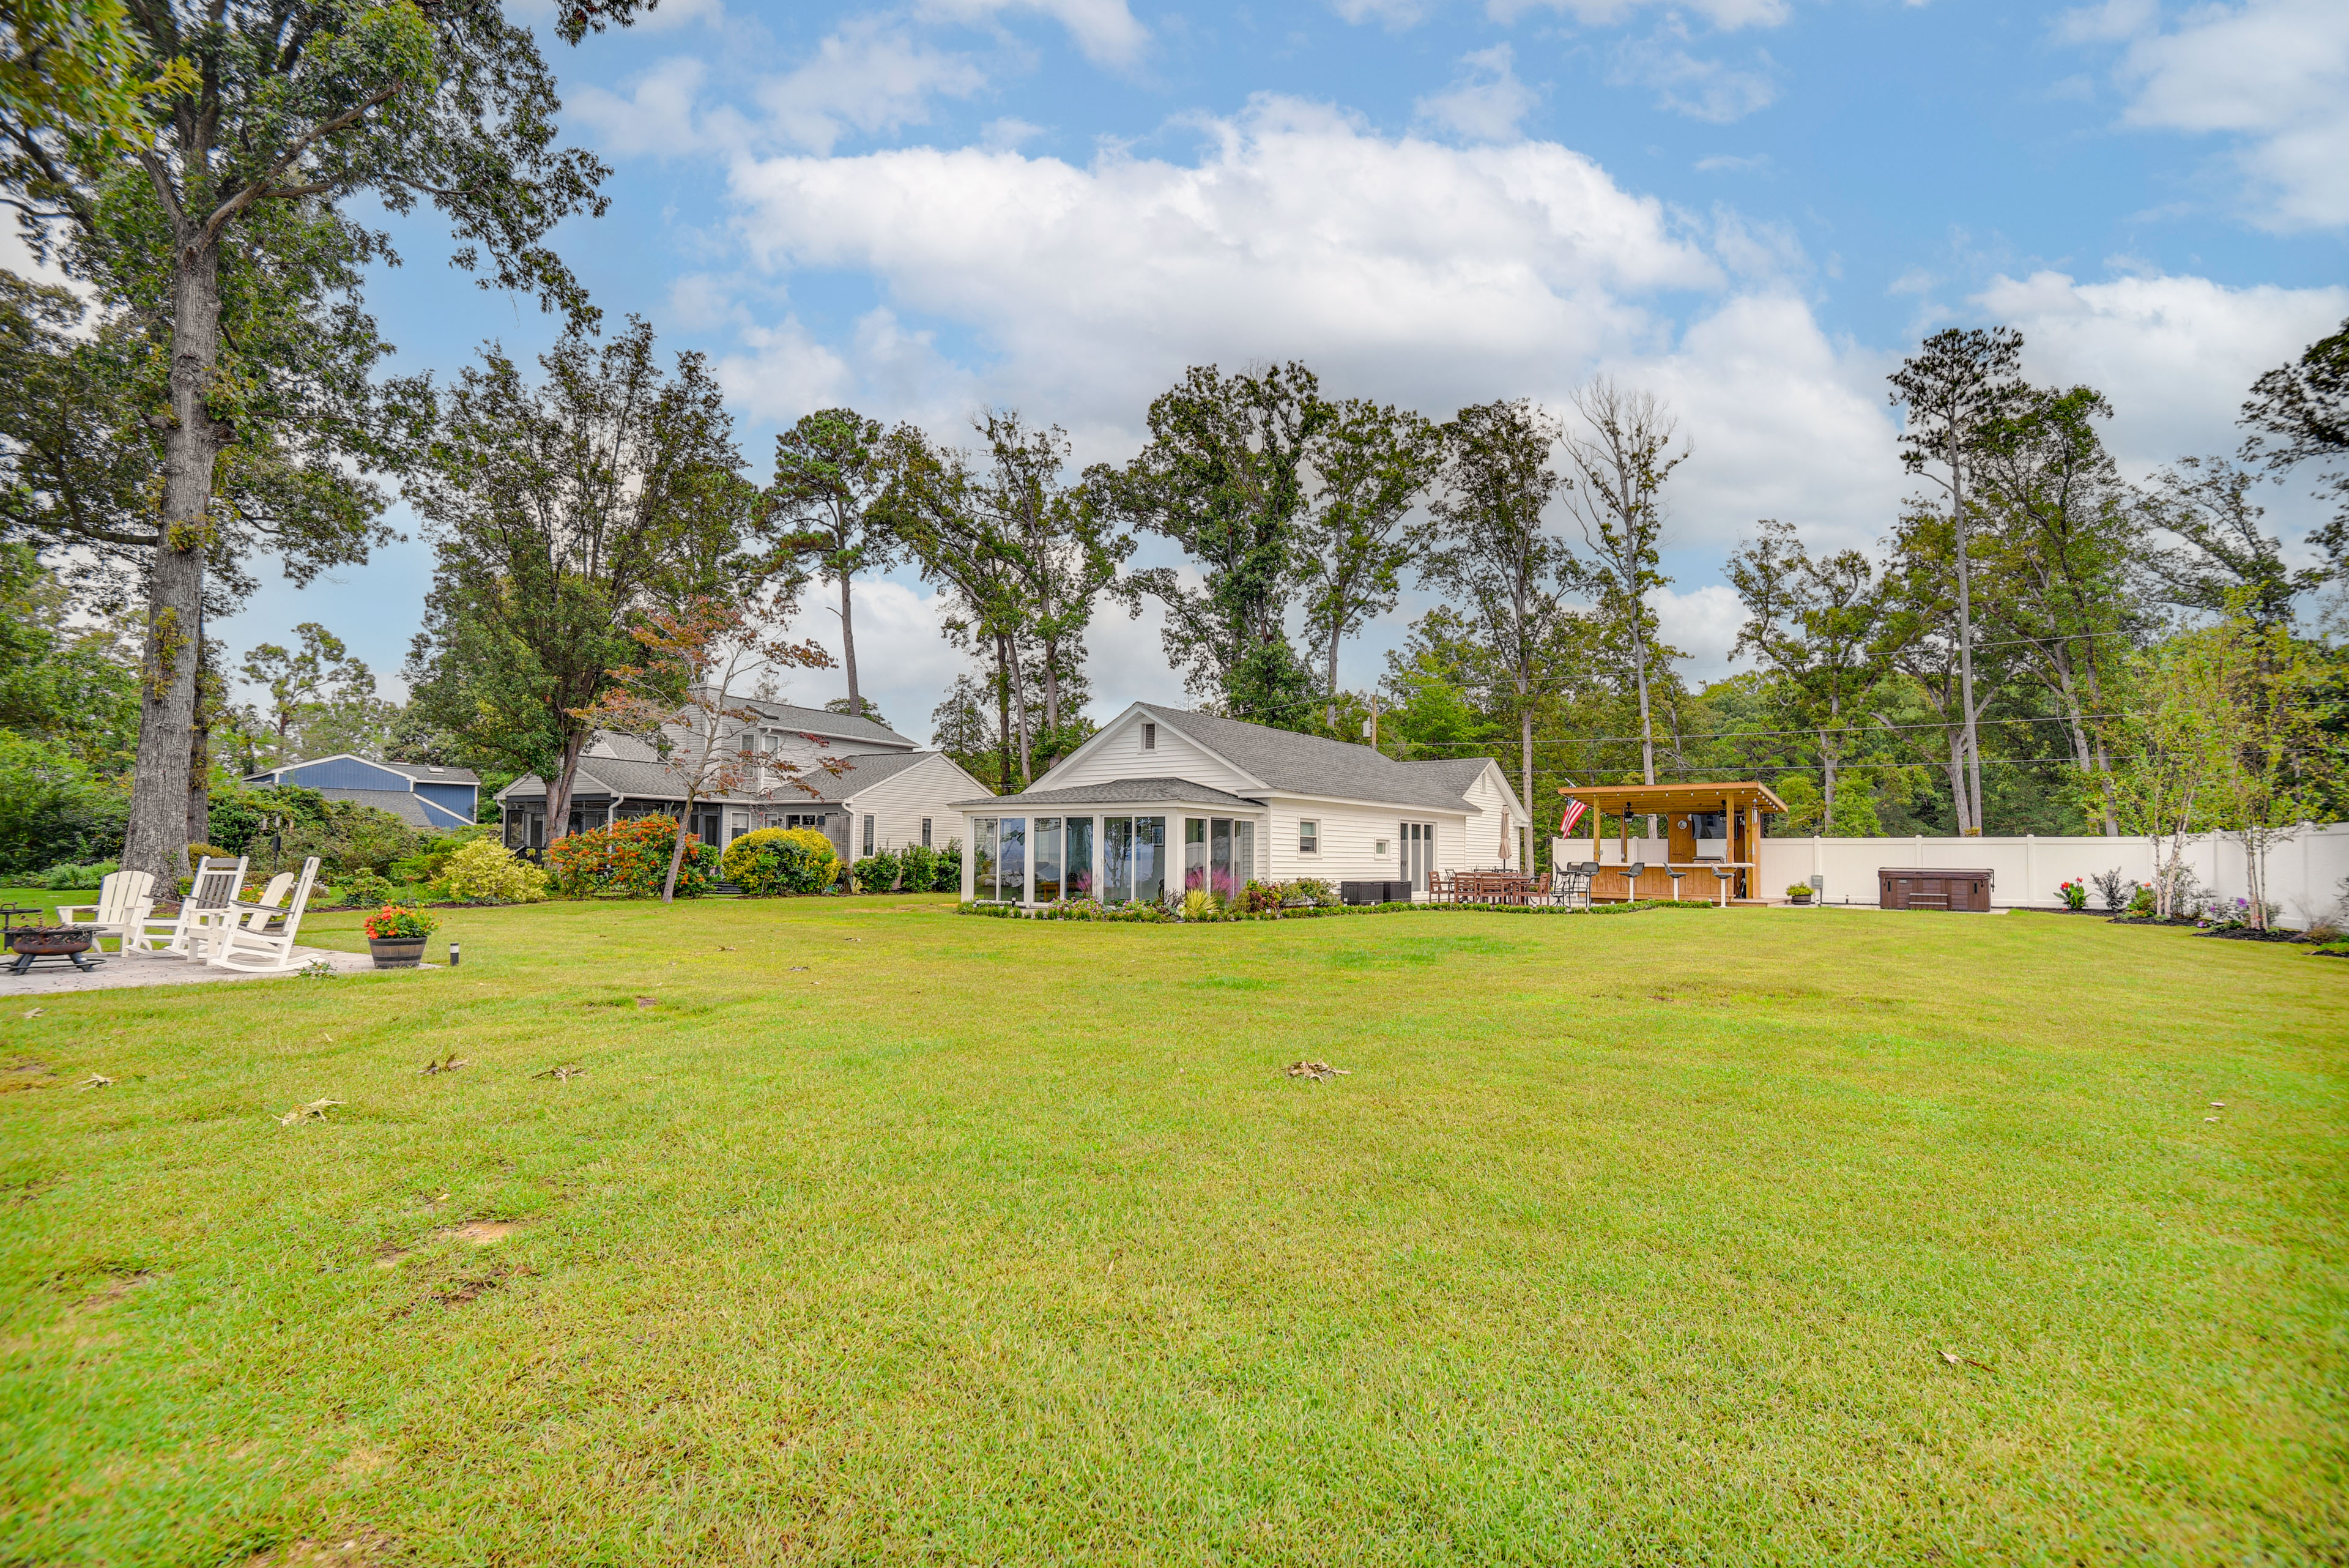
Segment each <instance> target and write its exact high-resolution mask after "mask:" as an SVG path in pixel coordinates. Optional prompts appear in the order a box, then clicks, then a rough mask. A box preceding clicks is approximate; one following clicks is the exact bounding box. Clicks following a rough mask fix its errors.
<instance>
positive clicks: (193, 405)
mask: <svg viewBox="0 0 2349 1568" xmlns="http://www.w3.org/2000/svg"><path fill="white" fill-rule="evenodd" d="M176 261H177V266H178V272H177V275H176V276H175V277H174V279H173V280H172V289H171V429H170V431H167V432H166V434H165V436H164V441H163V507H162V518H161V538H160V540H159V541H158V542H157V544H156V546H155V558H154V562H153V565H152V566H150V569H149V573H148V579H147V635H146V638H145V639H144V645H143V647H142V648H141V649H140V701H139V755H138V760H137V762H136V763H135V764H134V766H133V769H132V773H131V785H130V817H129V823H128V824H127V825H126V828H125V831H124V834H123V845H122V867H123V869H124V870H126V871H145V872H147V873H149V874H150V875H151V876H153V877H154V878H155V880H156V882H157V884H158V885H159V887H160V888H169V887H173V886H176V885H177V884H178V882H179V879H180V878H181V877H184V876H186V875H187V873H188V759H189V757H190V755H191V753H192V751H193V748H194V743H195V736H194V734H193V731H194V728H195V711H196V663H197V659H198V658H199V657H200V655H201V653H202V649H201V647H200V646H199V639H200V638H201V636H202V612H203V596H204V547H205V545H208V544H209V543H210V542H211V535H212V528H211V517H210V513H211V507H212V466H213V462H214V460H215V459H216V458H217V457H218V455H219V452H220V443H221V435H220V432H219V431H218V430H217V428H216V427H215V425H214V424H213V421H212V410H211V408H210V406H209V405H208V403H207V401H206V399H205V393H206V391H207V390H208V389H210V387H211V385H212V373H213V369H214V367H215V366H216V365H217V363H218V361H219V358H220V253H219V251H218V250H217V249H214V248H212V247H211V246H208V245H207V246H202V247H201V248H200V247H198V246H195V245H191V244H186V243H185V242H184V241H183V242H182V243H181V244H180V246H179V248H178V253H177V257H176Z"/></svg>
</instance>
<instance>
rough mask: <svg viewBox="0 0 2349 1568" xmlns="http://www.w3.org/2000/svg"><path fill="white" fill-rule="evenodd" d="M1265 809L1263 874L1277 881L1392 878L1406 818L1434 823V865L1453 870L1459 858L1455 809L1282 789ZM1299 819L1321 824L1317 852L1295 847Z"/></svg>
mask: <svg viewBox="0 0 2349 1568" xmlns="http://www.w3.org/2000/svg"><path fill="white" fill-rule="evenodd" d="M1268 810H1269V815H1270V816H1271V822H1272V831H1271V833H1269V834H1268V835H1267V838H1268V840H1269V841H1270V847H1271V854H1270V860H1271V866H1270V869H1269V873H1268V874H1269V876H1270V877H1271V878H1272V880H1274V881H1276V882H1293V881H1295V880H1296V879H1297V878H1299V877H1312V878H1314V879H1315V880H1316V881H1320V882H1327V883H1329V884H1330V886H1331V887H1332V888H1334V887H1336V886H1337V885H1338V884H1339V883H1340V882H1386V881H1392V880H1393V879H1394V878H1395V877H1398V876H1399V875H1400V872H1399V871H1398V870H1397V867H1399V866H1401V865H1402V854H1401V851H1400V848H1399V846H1398V841H1399V840H1400V839H1401V838H1402V825H1403V824H1404V823H1406V822H1432V823H1433V824H1435V856H1436V867H1437V869H1439V870H1442V871H1456V870H1458V869H1459V868H1460V867H1461V866H1462V865H1463V864H1464V862H1463V861H1462V859H1461V846H1462V845H1463V844H1464V842H1465V832H1464V828H1463V826H1462V819H1461V815H1460V814H1459V813H1458V812H1457V811H1454V812H1452V813H1451V814H1450V815H1445V814H1444V813H1441V812H1435V811H1430V810H1428V809H1426V808H1425V807H1423V806H1416V805H1338V804H1335V803H1333V802H1330V801H1326V800H1299V799H1293V798H1289V797H1285V796H1281V795H1275V796H1273V797H1272V800H1271V804H1270V806H1269V808H1268ZM1300 820H1307V821H1312V822H1316V823H1319V825H1320V827H1321V834H1320V842H1321V848H1320V851H1319V853H1318V854H1313V855H1303V854H1299V852H1298V848H1297V825H1298V823H1299V821H1300ZM1381 839H1383V840H1385V842H1386V849H1385V851H1384V853H1381V851H1380V850H1379V847H1378V846H1379V842H1380V840H1381ZM1257 855H1258V857H1260V858H1261V857H1264V855H1265V851H1264V850H1263V849H1259V850H1258V851H1257ZM1261 874H1262V873H1260V875H1261Z"/></svg>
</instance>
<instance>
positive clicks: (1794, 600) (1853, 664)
mask: <svg viewBox="0 0 2349 1568" xmlns="http://www.w3.org/2000/svg"><path fill="white" fill-rule="evenodd" d="M1756 529H1757V531H1758V532H1759V534H1760V537H1759V538H1758V539H1755V540H1754V541H1752V542H1751V543H1748V544H1745V545H1741V546H1740V547H1739V549H1738V551H1737V553H1736V554H1735V555H1733V556H1731V557H1730V559H1729V580H1730V582H1731V583H1732V584H1733V585H1734V586H1735V587H1736V589H1737V597H1739V598H1740V599H1742V600H1744V604H1745V614H1746V620H1745V625H1744V627H1743V628H1740V630H1739V631H1738V634H1737V646H1736V649H1735V650H1734V651H1736V652H1738V653H1745V652H1749V651H1750V652H1753V653H1754V654H1756V655H1758V656H1759V657H1760V658H1761V659H1762V661H1763V662H1764V664H1765V665H1767V666H1768V667H1769V669H1770V670H1772V672H1773V673H1775V675H1776V676H1777V677H1778V685H1779V691H1780V694H1781V696H1782V698H1783V699H1784V700H1785V701H1786V706H1787V707H1788V708H1789V709H1790V710H1791V711H1792V713H1793V715H1794V717H1795V719H1796V721H1797V722H1800V723H1801V724H1802V725H1803V727H1804V728H1806V729H1807V730H1809V731H1810V732H1812V733H1814V734H1816V736H1817V737H1818V746H1819V787H1820V795H1821V808H1820V817H1821V822H1822V824H1823V826H1824V827H1825V830H1826V832H1828V833H1833V832H1835V831H1836V826H1837V814H1836V791H1837V782H1838V781H1837V773H1838V771H1839V769H1840V767H1841V764H1842V763H1843V757H1844V751H1845V748H1846V747H1847V745H1848V743H1849V740H1850V720H1851V719H1852V718H1854V717H1856V716H1857V715H1858V714H1859V713H1860V712H1861V711H1862V710H1861V700H1862V699H1863V698H1865V697H1866V696H1867V695H1868V691H1870V690H1871V689H1873V688H1874V687H1875V685H1876V683H1877V681H1878V680H1879V679H1881V677H1882V675H1883V671H1884V655H1883V653H1882V651H1881V649H1879V648H1878V645H1877V640H1876V639H1877V629H1878V622H1879V621H1880V620H1881V619H1882V618H1883V611H1884V607H1883V598H1882V595H1881V592H1880V590H1879V588H1878V584H1877V580H1876V568H1875V567H1874V566H1872V565H1870V564H1869V562H1868V557H1867V556H1863V555H1861V554H1860V553H1859V552H1858V551H1857V550H1841V551H1837V553H1836V554H1834V555H1832V556H1824V557H1820V558H1816V559H1814V558H1813V557H1812V556H1811V555H1810V554H1809V552H1807V551H1806V550H1805V549H1804V548H1803V545H1802V541H1801V539H1799V538H1798V537H1797V536H1796V535H1795V529H1794V527H1793V525H1792V524H1785V523H1780V522H1777V521H1775V520H1774V519H1764V521H1763V522H1761V523H1760V524H1756Z"/></svg>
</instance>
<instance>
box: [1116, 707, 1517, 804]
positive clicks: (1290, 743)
mask: <svg viewBox="0 0 2349 1568" xmlns="http://www.w3.org/2000/svg"><path fill="white" fill-rule="evenodd" d="M1136 706H1138V707H1140V708H1141V709H1142V710H1143V711H1144V712H1146V713H1149V714H1152V715H1154V717H1156V718H1157V719H1158V720H1159V721H1160V722H1163V723H1164V724H1165V725H1167V726H1168V727H1169V728H1170V729H1172V730H1174V732H1175V733H1177V734H1180V735H1187V736H1189V737H1190V738H1191V739H1193V740H1195V741H1196V742H1199V743H1200V744H1201V745H1203V746H1205V747H1206V748H1207V749H1208V750H1209V751H1211V752H1214V753H1216V755H1217V756H1220V757H1222V758H1224V759H1225V760H1226V762H1229V763H1231V764H1232V765H1233V766H1234V767H1237V768H1240V769H1243V770H1245V771H1246V772H1247V773H1250V774H1255V775H1256V776H1257V778H1260V779H1262V780H1263V781H1264V782H1265V784H1266V785H1267V786H1268V788H1271V789H1274V790H1278V792H1280V793H1281V794H1309V795H1321V796H1325V797H1329V798H1332V799H1339V800H1367V801H1377V802H1380V803H1381V804H1385V803H1388V802H1392V803H1393V804H1394V805H1421V806H1428V807H1432V808H1433V809H1435V810H1437V811H1470V810H1473V809H1474V808H1473V807H1471V806H1470V805H1469V804H1468V803H1467V802H1466V801H1464V800H1463V799H1461V798H1460V792H1459V791H1457V790H1455V789H1453V788H1450V787H1449V786H1448V785H1447V784H1446V782H1445V781H1444V779H1442V778H1440V777H1438V776H1437V775H1435V774H1432V773H1428V772H1426V771H1424V770H1423V769H1421V768H1418V767H1415V766H1413V764H1411V763H1399V762H1396V761H1395V760H1394V759H1393V758H1392V757H1390V756H1388V755H1386V754H1385V753H1383V752H1378V751H1373V750H1372V749H1371V748H1370V747H1369V746H1358V745H1355V744H1354V743H1352V742H1349V741H1329V740H1324V739H1322V738H1321V737H1320V736H1319V735H1299V734H1297V733H1295V732H1291V731H1288V730H1274V729H1268V728H1267V727H1266V726H1264V725H1262V724H1249V723H1243V722H1241V721H1239V720H1237V719H1218V718H1216V716H1215V715H1214V714H1212V713H1193V712H1189V711H1185V710H1184V709H1181V708H1161V707H1158V706H1156V705H1155V704H1154V703H1149V702H1143V703H1137V704H1136Z"/></svg>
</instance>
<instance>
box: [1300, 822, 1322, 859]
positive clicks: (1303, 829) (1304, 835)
mask: <svg viewBox="0 0 2349 1568" xmlns="http://www.w3.org/2000/svg"><path fill="white" fill-rule="evenodd" d="M1297 853H1299V855H1319V854H1320V853H1321V825H1320V824H1319V823H1318V822H1315V821H1313V820H1311V819H1310V818H1308V819H1306V820H1305V821H1303V822H1300V823H1299V824H1298V825H1297Z"/></svg>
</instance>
